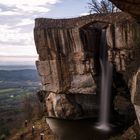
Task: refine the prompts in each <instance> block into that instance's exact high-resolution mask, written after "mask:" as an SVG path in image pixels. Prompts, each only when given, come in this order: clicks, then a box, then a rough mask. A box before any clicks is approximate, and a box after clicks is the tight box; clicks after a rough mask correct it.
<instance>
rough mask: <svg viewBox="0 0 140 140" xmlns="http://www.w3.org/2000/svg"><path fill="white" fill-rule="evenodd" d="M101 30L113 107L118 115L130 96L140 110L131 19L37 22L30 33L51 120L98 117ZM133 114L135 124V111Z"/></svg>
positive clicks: (135, 30) (138, 36) (136, 35)
mask: <svg viewBox="0 0 140 140" xmlns="http://www.w3.org/2000/svg"><path fill="white" fill-rule="evenodd" d="M103 29H106V39H107V47H108V60H109V61H110V62H111V63H112V64H113V67H114V71H113V87H112V95H113V97H114V101H115V100H117V101H116V104H114V106H115V108H116V110H119V108H120V102H121V103H122V104H123V103H124V102H125V101H126V103H124V104H125V108H127V107H130V106H131V103H130V95H131V100H132V103H133V104H134V105H136V106H137V109H136V110H139V109H138V107H140V87H139V86H140V61H139V60H140V55H139V54H140V46H139V44H140V32H139V31H140V25H139V24H138V23H137V22H136V21H135V19H133V18H131V17H130V16H129V15H127V14H124V13H117V14H101V15H98V14H95V15H90V16H84V17H79V18H73V19H44V18H39V19H36V21H35V29H34V38H35V44H36V48H37V52H38V54H39V60H38V61H37V62H36V66H37V69H38V72H39V75H40V76H41V80H42V85H43V90H44V91H45V92H46V97H45V102H46V109H47V114H48V116H49V117H57V118H67V119H78V118H85V117H93V116H97V112H98V110H99V109H98V108H99V103H98V97H99V96H100V79H101V78H100V72H101V70H100V63H99V56H100V55H101V54H100V41H101V33H102V30H103ZM123 97H124V98H125V99H124V98H123ZM119 101H120V102H119ZM118 102H119V104H118ZM130 108H131V109H132V107H130ZM124 110H125V109H124ZM119 111H120V110H119ZM137 114H138V118H139V117H140V116H139V111H137ZM127 115H128V114H127Z"/></svg>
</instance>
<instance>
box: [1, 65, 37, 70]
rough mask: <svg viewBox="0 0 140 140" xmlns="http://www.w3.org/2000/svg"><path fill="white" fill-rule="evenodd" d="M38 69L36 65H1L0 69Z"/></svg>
mask: <svg viewBox="0 0 140 140" xmlns="http://www.w3.org/2000/svg"><path fill="white" fill-rule="evenodd" d="M23 69H36V67H35V65H0V70H23Z"/></svg>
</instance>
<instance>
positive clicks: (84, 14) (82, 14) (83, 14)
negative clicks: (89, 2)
mask: <svg viewBox="0 0 140 140" xmlns="http://www.w3.org/2000/svg"><path fill="white" fill-rule="evenodd" d="M89 14H90V13H81V14H80V16H86V15H89Z"/></svg>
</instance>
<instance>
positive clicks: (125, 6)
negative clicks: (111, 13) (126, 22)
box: [110, 0, 140, 21]
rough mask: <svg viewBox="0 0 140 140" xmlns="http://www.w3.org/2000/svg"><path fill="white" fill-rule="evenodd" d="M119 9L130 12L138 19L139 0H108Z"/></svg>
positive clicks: (139, 12) (139, 13) (139, 18)
mask: <svg viewBox="0 0 140 140" xmlns="http://www.w3.org/2000/svg"><path fill="white" fill-rule="evenodd" d="M110 1H111V2H113V3H114V4H115V5H116V6H117V7H118V8H120V9H121V10H123V11H125V12H127V13H130V14H131V15H132V16H133V17H135V18H136V19H137V20H139V21H140V1H139V0H110Z"/></svg>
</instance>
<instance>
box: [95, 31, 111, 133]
mask: <svg viewBox="0 0 140 140" xmlns="http://www.w3.org/2000/svg"><path fill="white" fill-rule="evenodd" d="M107 57H108V55H107V43H106V30H105V29H103V30H102V36H101V41H100V65H101V97H100V114H99V124H98V126H97V128H98V129H102V130H106V131H108V130H109V129H110V126H109V110H110V96H111V85H112V67H113V66H112V64H111V63H110V62H109V61H108V59H107Z"/></svg>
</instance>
